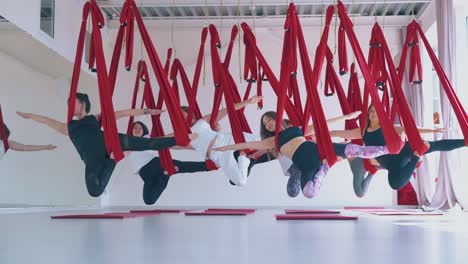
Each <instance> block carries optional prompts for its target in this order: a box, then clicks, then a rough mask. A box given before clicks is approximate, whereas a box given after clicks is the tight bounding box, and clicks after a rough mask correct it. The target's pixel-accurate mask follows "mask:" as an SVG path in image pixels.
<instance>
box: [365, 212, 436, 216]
mask: <svg viewBox="0 0 468 264" xmlns="http://www.w3.org/2000/svg"><path fill="white" fill-rule="evenodd" d="M369 213H370V214H373V215H380V216H398V215H411V216H415V215H416V216H438V215H444V214H443V213H434V212H432V213H431V212H404V211H401V212H369Z"/></svg>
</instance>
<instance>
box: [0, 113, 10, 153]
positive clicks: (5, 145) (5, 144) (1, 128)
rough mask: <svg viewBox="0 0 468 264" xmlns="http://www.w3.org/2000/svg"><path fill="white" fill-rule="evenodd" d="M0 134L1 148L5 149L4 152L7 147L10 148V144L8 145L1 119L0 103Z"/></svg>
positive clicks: (4, 126)
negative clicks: (0, 137)
mask: <svg viewBox="0 0 468 264" xmlns="http://www.w3.org/2000/svg"><path fill="white" fill-rule="evenodd" d="M0 136H2V141H3V148H4V149H5V153H6V152H7V151H8V149H9V148H10V146H9V145H8V138H7V133H6V125H5V122H4V121H3V114H2V105H0Z"/></svg>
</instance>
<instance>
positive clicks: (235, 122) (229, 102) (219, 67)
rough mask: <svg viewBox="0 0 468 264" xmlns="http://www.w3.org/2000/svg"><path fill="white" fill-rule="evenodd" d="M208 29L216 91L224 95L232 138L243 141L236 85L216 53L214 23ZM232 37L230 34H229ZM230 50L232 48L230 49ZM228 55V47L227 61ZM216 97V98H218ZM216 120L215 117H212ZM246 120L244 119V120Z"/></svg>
mask: <svg viewBox="0 0 468 264" xmlns="http://www.w3.org/2000/svg"><path fill="white" fill-rule="evenodd" d="M209 31H210V35H211V45H210V50H211V64H212V67H213V80H214V83H215V87H216V89H217V91H216V92H219V93H220V94H222V95H224V97H225V102H226V109H227V112H228V116H229V123H230V124H231V130H232V135H233V138H234V141H235V142H236V143H240V142H245V138H244V134H243V129H245V128H246V127H245V123H244V122H242V121H241V117H242V116H244V115H243V113H242V112H237V111H236V110H235V106H234V104H235V102H236V100H235V99H236V98H235V97H237V96H236V95H235V94H234V91H237V87H236V85H235V82H234V79H233V78H232V76H231V75H230V74H229V71H228V66H229V65H227V64H226V65H223V64H222V63H221V59H220V57H219V53H218V50H217V49H218V48H219V47H220V45H221V43H220V41H219V35H218V32H217V30H216V27H215V26H214V25H212V24H211V25H210V26H209ZM231 37H232V35H231ZM231 51H232V49H231ZM229 57H230V52H229V49H228V53H227V54H226V58H227V61H226V62H229ZM218 98H219V96H218ZM218 98H216V99H218ZM238 99H239V101H240V96H239V98H238ZM244 118H245V116H244ZM214 120H216V119H214ZM211 122H213V113H212V120H211ZM245 122H246V120H245Z"/></svg>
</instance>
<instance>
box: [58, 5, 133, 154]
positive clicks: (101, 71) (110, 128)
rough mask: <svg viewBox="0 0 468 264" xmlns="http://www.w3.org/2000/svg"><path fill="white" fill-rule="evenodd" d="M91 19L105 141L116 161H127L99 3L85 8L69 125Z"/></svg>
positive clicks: (72, 89)
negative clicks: (118, 129)
mask: <svg viewBox="0 0 468 264" xmlns="http://www.w3.org/2000/svg"><path fill="white" fill-rule="evenodd" d="M88 16H90V17H91V22H92V23H91V24H92V32H91V42H90V61H89V62H90V63H89V65H90V67H92V66H93V64H94V62H96V68H97V79H98V88H99V98H100V104H101V124H102V126H103V130H104V131H103V132H104V140H105V144H106V149H107V152H108V153H109V154H110V153H113V154H114V157H115V160H116V161H119V160H121V159H122V158H123V156H124V155H123V152H122V148H121V146H120V142H119V138H118V133H117V124H116V120H115V114H114V107H113V105H112V99H111V98H112V96H111V94H112V92H111V90H110V88H111V87H110V83H109V77H108V75H107V66H106V61H105V59H104V52H103V49H102V37H101V31H100V28H102V27H103V26H104V17H103V16H102V13H101V11H100V9H99V7H98V5H97V3H96V0H91V1H89V2H86V3H85V5H84V7H83V16H82V21H81V28H80V34H79V37H78V45H77V49H76V56H75V65H74V68H73V76H72V81H71V85H70V97H69V103H68V116H67V122H68V123H69V122H71V121H72V119H73V115H74V111H75V100H76V92H77V88H78V81H79V78H80V70H81V59H82V57H83V48H84V42H85V34H86V22H87V19H88Z"/></svg>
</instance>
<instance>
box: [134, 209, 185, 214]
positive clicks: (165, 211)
mask: <svg viewBox="0 0 468 264" xmlns="http://www.w3.org/2000/svg"><path fill="white" fill-rule="evenodd" d="M185 211H186V210H178V209H177V210H176V209H154V210H130V212H131V213H145V214H179V213H182V212H185Z"/></svg>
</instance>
